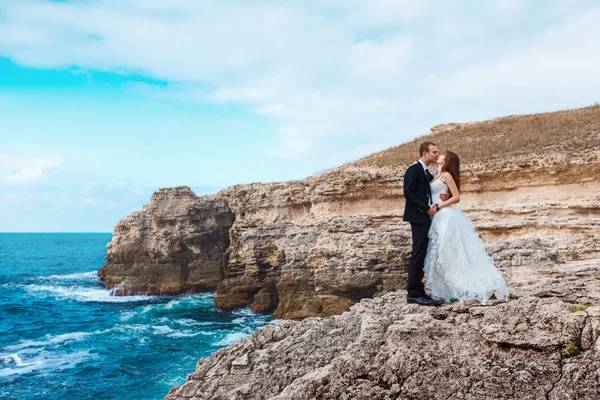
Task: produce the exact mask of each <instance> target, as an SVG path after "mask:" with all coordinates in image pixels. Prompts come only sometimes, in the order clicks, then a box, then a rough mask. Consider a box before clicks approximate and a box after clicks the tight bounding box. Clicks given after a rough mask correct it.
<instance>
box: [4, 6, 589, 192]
mask: <svg viewBox="0 0 600 400" xmlns="http://www.w3.org/2000/svg"><path fill="white" fill-rule="evenodd" d="M470 4H472V3H471V2H462V3H461V2H453V3H452V4H447V5H446V4H444V3H441V2H431V1H412V0H371V1H362V0H313V1H306V2H305V1H286V2H262V1H242V0H231V1H227V2H224V1H216V0H213V1H202V2H198V1H194V0H174V1H168V2H166V1H162V0H147V1H146V0H144V1H142V0H135V1H127V2H123V1H118V0H98V1H85V2H83V1H72V2H42V1H36V0H22V1H19V2H1V3H0V14H1V15H2V16H3V18H2V20H1V21H0V55H4V56H7V57H10V58H11V59H12V60H14V61H16V62H18V63H21V64H24V65H29V66H34V67H42V68H62V67H67V66H71V67H76V68H79V69H80V70H78V71H80V72H84V71H86V70H90V69H91V70H104V71H111V72H119V73H125V74H126V73H131V72H135V73H140V74H143V75H146V76H150V77H153V78H157V79H162V80H165V81H167V82H168V84H166V85H149V84H146V83H131V84H126V85H124V87H123V88H124V89H125V90H131V91H135V92H137V93H140V94H145V95H149V96H162V97H166V98H172V99H179V100H185V101H196V102H204V103H215V104H222V105H225V104H232V103H233V104H238V105H241V106H243V107H246V108H247V109H248V110H250V111H252V112H254V113H255V114H257V115H259V116H261V117H263V118H266V119H268V120H269V121H270V122H272V123H273V125H274V126H275V129H274V130H275V131H277V137H276V138H275V140H274V143H273V146H272V147H270V148H268V149H265V152H266V154H268V155H270V156H273V157H279V158H284V159H285V160H287V161H289V160H291V159H294V158H295V159H298V160H303V161H305V162H306V163H307V164H310V165H316V164H319V163H320V162H321V160H324V159H325V160H332V158H331V157H330V155H331V154H330V153H331V147H332V146H333V145H335V148H336V152H337V154H338V155H339V157H342V158H343V157H354V155H356V154H361V149H364V150H365V153H364V154H366V151H367V149H370V148H371V147H369V146H370V145H371V144H372V143H377V144H378V146H379V145H385V144H388V145H394V144H398V142H401V141H403V140H408V139H410V138H412V137H414V136H416V135H418V134H423V133H425V132H426V128H427V126H431V125H433V124H435V123H437V122H444V121H443V120H442V121H438V120H437V118H441V117H442V116H444V115H459V116H462V115H466V116H475V115H477V116H479V115H483V116H486V115H490V114H491V115H498V113H499V112H503V111H498V110H505V109H506V110H508V111H509V112H510V113H518V112H526V111H529V108H528V107H527V106H524V105H523V104H524V103H523V102H521V103H518V102H514V101H513V100H512V98H517V99H525V98H527V99H528V101H530V103H531V101H534V100H535V102H536V105H537V106H538V107H539V108H542V109H544V108H548V107H554V106H555V105H556V104H565V105H567V104H568V105H585V102H586V101H589V100H588V99H591V98H592V97H593V96H594V95H595V93H597V92H598V79H599V78H598V74H597V72H596V71H597V70H598V68H599V67H600V65H599V61H598V57H599V56H598V55H597V54H598V52H597V51H596V47H597V46H596V43H595V41H596V38H598V37H600V32H599V31H598V28H597V27H596V26H595V23H594V21H596V20H598V17H599V14H598V11H597V10H596V11H594V9H593V8H590V7H593V6H588V8H589V9H588V10H585V9H584V8H581V9H578V10H579V11H573V10H571V12H570V13H569V15H565V16H564V17H561V18H557V17H556V14H555V11H553V10H556V9H557V7H558V5H559V2H555V6H553V7H546V3H545V2H541V1H540V2H537V3H535V2H529V3H524V2H522V1H519V0H507V1H488V2H487V3H484V4H483V10H482V9H481V7H469V5H470ZM525 5H527V7H525ZM528 13H529V14H528ZM517 14H518V16H519V21H520V22H519V23H523V24H527V28H528V29H524V30H519V28H520V27H519V26H516V24H514V25H513V26H512V30H508V31H507V30H506V26H504V25H502V24H501V23H499V22H498V20H499V19H500V18H497V16H502V17H503V18H502V19H503V20H504V21H506V20H508V21H513V20H514V21H516V19H513V18H512V17H511V16H514V15H517ZM557 20H559V21H558V22H556V21H557ZM514 21H513V22H514ZM540 21H541V22H540ZM534 24H539V28H538V29H537V31H538V32H541V33H539V34H538V35H537V36H535V35H532V33H531V32H535V31H536V29H529V28H531V27H532V26H533V25H534ZM536 91H537V92H540V93H542V92H543V95H541V94H540V95H539V96H537V97H532V96H531V93H532V92H536ZM528 96H529V97H528ZM556 99H568V101H567V100H565V102H563V103H560V101H559V100H556ZM577 99H579V102H580V103H577V102H576V100H577ZM473 105H475V106H476V107H474V106H473ZM471 108H477V109H478V110H479V111H478V112H479V114H477V113H475V112H472V113H469V110H470V109H471ZM453 112H454V113H455V114H452V113H453ZM451 118H453V117H451ZM357 149H358V150H357ZM336 156H337V155H336ZM319 165H321V164H319ZM42 172H43V169H42V170H40V169H39V168H38V169H35V168H33V167H31V169H29V170H23V171H22V172H21V171H17V172H15V171H13V174H15V175H14V179H24V180H27V179H33V178H34V177H36V176H37V177H38V178H39V177H40V176H42ZM28 177H29V178H28Z"/></svg>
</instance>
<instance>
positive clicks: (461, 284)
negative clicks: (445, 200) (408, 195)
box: [425, 179, 508, 303]
mask: <svg viewBox="0 0 600 400" xmlns="http://www.w3.org/2000/svg"><path fill="white" fill-rule="evenodd" d="M442 193H448V186H447V185H446V184H445V183H443V182H442V181H440V180H439V179H437V180H435V181H433V182H432V183H431V196H432V200H433V203H438V204H439V203H442V201H441V200H440V194H442ZM425 274H426V275H427V287H428V288H429V290H430V291H431V293H432V294H433V295H434V296H438V297H442V298H444V299H446V301H449V300H450V299H453V298H454V299H457V300H479V301H481V302H483V303H485V302H487V300H488V299H489V298H490V297H491V296H492V295H495V296H496V298H499V299H500V298H502V299H507V298H508V288H507V287H506V282H505V281H504V278H502V274H501V273H500V271H499V270H498V269H497V268H496V266H495V265H494V261H493V260H492V258H491V257H490V256H489V255H488V254H487V253H486V252H485V248H484V247H483V243H482V241H481V239H480V238H479V236H478V235H477V232H476V231H475V228H474V227H473V224H472V223H471V220H470V219H469V217H467V216H466V215H465V214H463V212H462V211H461V210H460V209H459V208H458V207H454V206H450V207H445V208H442V209H441V210H440V211H438V212H437V213H436V214H435V215H434V216H433V219H432V221H431V228H430V229H429V247H428V248H427V255H426V256H425Z"/></svg>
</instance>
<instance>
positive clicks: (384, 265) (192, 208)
mask: <svg viewBox="0 0 600 400" xmlns="http://www.w3.org/2000/svg"><path fill="white" fill-rule="evenodd" d="M431 130H432V136H429V137H423V138H418V139H416V140H415V141H414V142H413V143H409V144H405V145H402V146H398V147H396V148H392V149H389V150H386V151H384V152H381V153H376V154H373V155H371V156H369V157H365V158H363V159H361V160H358V161H356V162H353V163H349V164H346V165H343V166H341V167H339V168H336V169H333V170H329V171H325V172H321V173H318V174H315V175H313V176H311V177H308V178H306V179H303V180H300V181H290V182H279V183H267V184H262V183H254V184H247V185H235V186H232V187H230V188H227V189H225V190H223V191H221V192H219V193H217V194H214V195H208V196H196V195H195V194H194V193H193V192H192V191H191V190H190V189H189V188H188V187H177V188H171V189H161V190H160V191H158V192H156V193H155V194H154V195H153V196H152V198H151V200H150V204H148V205H147V206H144V208H143V209H142V211H140V212H136V213H132V214H131V215H130V216H128V217H127V218H125V219H123V220H122V221H120V222H119V224H118V225H117V227H116V228H115V231H114V234H113V239H112V242H111V243H110V244H109V245H108V253H107V260H108V262H107V264H106V265H105V266H103V267H102V269H101V270H100V271H99V276H100V278H101V280H102V281H103V282H105V284H106V286H107V287H109V288H115V287H117V288H121V289H122V285H123V284H124V282H126V283H127V285H128V289H127V291H126V292H125V291H124V290H121V291H120V293H119V294H135V293H149V294H177V293H184V292H189V291H191V292H202V291H214V290H216V297H215V303H216V305H217V306H218V307H220V308H223V309H231V308H236V307H245V306H250V307H251V308H252V309H253V310H256V311H264V312H272V313H273V317H274V318H283V319H285V320H286V321H283V322H277V323H275V324H273V325H271V326H268V327H267V328H265V329H263V330H261V331H260V332H258V333H256V334H255V335H253V336H251V337H249V338H246V339H244V340H242V341H241V342H239V343H237V344H235V345H233V346H230V347H228V348H226V349H222V350H219V351H217V352H215V353H214V354H213V355H212V356H211V357H209V358H206V359H202V360H200V361H199V363H198V366H197V369H196V372H195V373H193V374H192V375H190V377H189V378H188V382H187V383H186V384H185V385H183V386H181V387H179V388H175V389H173V390H172V391H171V392H170V394H169V396H167V398H168V399H172V400H174V399H315V398H316V399H318V398H321V399H405V398H406V399H426V398H442V399H455V398H456V399H480V398H497V399H514V398H518V399H520V398H523V399H526V398H548V399H595V398H598V393H600V373H599V372H598V371H599V370H600V361H599V351H600V342H599V336H600V334H599V332H600V319H599V318H600V298H599V296H600V235H599V227H600V180H599V179H598V178H599V177H600V107H588V108H584V109H579V110H570V111H561V112H557V113H548V114H540V115H529V116H511V117H505V118H500V119H497V120H492V121H484V122H478V123H468V124H447V125H443V126H437V127H434V128H432V129H431ZM425 139H432V140H433V141H435V142H437V144H438V146H439V147H440V148H441V149H442V150H443V149H446V148H449V149H452V150H454V151H456V152H457V153H458V154H459V155H461V156H462V160H463V164H462V193H463V196H462V198H461V203H460V207H461V209H462V210H463V211H464V212H465V213H466V214H467V215H468V216H469V217H470V218H471V219H472V221H473V223H474V225H475V227H476V228H477V231H478V233H479V235H480V236H481V238H482V239H483V241H484V243H485V245H486V249H487V251H488V253H489V254H490V255H491V256H492V257H493V258H494V261H495V263H496V265H497V266H498V267H499V268H500V270H501V271H502V273H503V274H504V276H505V278H506V279H507V281H508V284H509V288H510V291H511V299H510V301H508V302H505V303H503V302H496V301H493V302H490V303H488V304H487V305H480V304H477V303H468V302H467V303H461V304H453V305H445V306H442V307H440V308H439V309H430V308H420V307H418V306H416V305H407V304H406V300H405V296H404V293H403V290H402V289H404V286H405V280H406V266H407V261H408V257H409V255H410V243H411V240H410V229H409V227H408V224H404V223H403V222H402V211H403V197H402V191H403V190H402V174H403V171H404V170H405V169H406V167H407V165H409V163H410V162H411V161H412V160H413V159H414V154H415V152H416V150H414V148H416V147H417V146H418V142H420V141H422V140H425ZM119 285H121V286H119ZM315 317H317V318H315ZM323 317H325V318H323Z"/></svg>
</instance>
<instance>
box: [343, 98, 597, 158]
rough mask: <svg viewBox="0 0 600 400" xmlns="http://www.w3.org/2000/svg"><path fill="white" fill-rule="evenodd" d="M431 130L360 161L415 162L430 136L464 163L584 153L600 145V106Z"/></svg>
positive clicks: (452, 125) (441, 148) (440, 147)
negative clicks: (542, 153) (498, 157)
mask: <svg viewBox="0 0 600 400" xmlns="http://www.w3.org/2000/svg"><path fill="white" fill-rule="evenodd" d="M447 128H448V129H447V130H444V125H440V126H438V127H434V128H432V131H433V132H434V133H433V134H430V135H425V136H421V137H418V138H416V139H415V140H413V141H412V142H410V143H405V144H402V145H400V146H396V147H392V148H390V149H387V150H384V151H382V152H379V153H375V154H372V155H370V156H367V157H365V158H362V159H360V160H358V161H356V162H354V163H352V164H355V165H379V166H385V165H398V164H409V163H411V162H413V161H414V160H415V159H416V158H417V155H418V153H419V150H418V149H419V144H420V143H421V142H423V141H425V140H430V141H432V142H434V143H436V144H437V145H438V148H439V149H440V150H441V151H443V150H446V149H448V150H452V151H454V152H456V153H458V154H459V156H460V157H461V159H462V160H463V161H476V160H478V159H482V158H489V157H493V156H495V155H501V156H506V155H520V154H527V153H531V152H539V151H548V150H559V151H575V152H579V151H583V150H585V149H588V148H592V147H598V146H600V105H599V104H595V105H593V106H591V107H586V108H580V109H576V110H567V111H557V112H551V113H545V114H532V115H517V116H509V117H502V118H496V119H493V120H490V121H482V122H472V123H465V124H449V125H448V126H447Z"/></svg>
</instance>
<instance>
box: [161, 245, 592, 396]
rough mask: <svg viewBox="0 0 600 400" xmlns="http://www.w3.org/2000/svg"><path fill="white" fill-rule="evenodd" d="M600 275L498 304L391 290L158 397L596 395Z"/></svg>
mask: <svg viewBox="0 0 600 400" xmlns="http://www.w3.org/2000/svg"><path fill="white" fill-rule="evenodd" d="M506 250H507V249H504V251H506ZM599 279H600V264H599V263H598V261H597V260H596V261H593V262H583V261H577V262H571V263H566V264H561V265H560V266H557V267H555V268H554V269H552V270H551V271H544V270H542V271H538V272H532V273H531V274H530V276H529V279H526V280H520V281H515V282H514V283H513V285H512V287H511V290H512V292H513V293H512V296H511V299H510V301H508V302H500V301H491V302H489V303H488V304H485V305H482V304H479V303H477V302H464V303H454V304H448V305H444V306H442V307H439V308H433V307H421V306H417V305H413V304H410V305H407V304H406V298H405V295H404V294H403V293H402V292H393V293H388V294H386V295H383V296H381V297H378V298H375V299H364V300H362V301H361V302H360V303H358V304H356V305H354V306H352V307H351V308H350V310H349V311H348V312H345V313H343V314H342V315H336V316H333V317H329V318H308V319H305V320H303V321H289V320H288V321H276V322H275V323H274V324H272V325H270V326H267V327H266V328H264V329H262V330H261V331H259V332H257V333H256V334H254V335H253V336H251V337H249V338H246V339H244V340H242V341H240V342H238V343H237V344H234V345H232V346H230V347H228V348H225V349H221V350H219V351H217V352H215V353H214V354H213V355H212V356H210V357H208V358H204V359H201V360H200V361H199V362H198V365H197V368H196V371H195V372H194V373H193V374H192V375H190V376H189V377H188V381H187V383H185V384H184V385H182V386H180V387H177V388H174V389H172V390H171V392H170V393H169V395H168V396H167V400H183V399H186V400H188V399H189V400H208V399H211V400H219V399H227V400H235V399H240V400H241V399H245V400H250V399H273V400H275V399H282V400H283V399H286V400H292V399H298V400H301V399H302V400H310V399H347V400H350V399H352V400H361V399H364V400H377V399H381V400H384V399H385V400H387V399H556V400H564V399H573V400H575V399H597V398H598V394H599V393H600V280H599Z"/></svg>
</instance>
